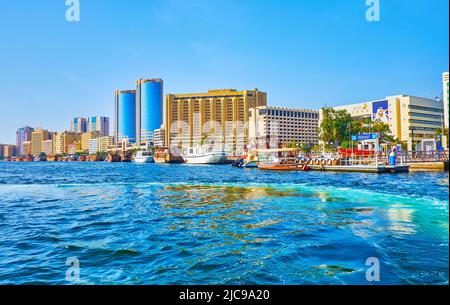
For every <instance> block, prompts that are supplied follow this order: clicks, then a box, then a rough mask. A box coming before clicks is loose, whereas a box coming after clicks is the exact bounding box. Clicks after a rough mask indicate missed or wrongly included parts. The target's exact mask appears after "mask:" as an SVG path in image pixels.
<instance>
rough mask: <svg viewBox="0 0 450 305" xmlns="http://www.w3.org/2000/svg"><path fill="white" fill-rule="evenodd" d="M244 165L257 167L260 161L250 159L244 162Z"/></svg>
mask: <svg viewBox="0 0 450 305" xmlns="http://www.w3.org/2000/svg"><path fill="white" fill-rule="evenodd" d="M242 167H245V168H255V167H258V161H250V162H247V163H244V164H243V165H242Z"/></svg>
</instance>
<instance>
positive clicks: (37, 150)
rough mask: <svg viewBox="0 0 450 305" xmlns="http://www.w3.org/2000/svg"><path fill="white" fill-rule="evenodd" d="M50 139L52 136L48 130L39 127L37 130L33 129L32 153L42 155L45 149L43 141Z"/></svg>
mask: <svg viewBox="0 0 450 305" xmlns="http://www.w3.org/2000/svg"><path fill="white" fill-rule="evenodd" d="M50 139H51V136H50V133H49V132H48V131H47V130H43V129H41V128H37V129H36V130H35V131H33V132H32V133H31V155H35V156H38V155H40V154H41V153H42V152H43V151H44V150H43V146H42V142H44V141H47V140H50Z"/></svg>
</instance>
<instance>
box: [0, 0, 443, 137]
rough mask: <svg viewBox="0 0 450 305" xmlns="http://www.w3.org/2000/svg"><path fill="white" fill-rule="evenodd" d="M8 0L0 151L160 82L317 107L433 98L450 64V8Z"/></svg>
mask: <svg viewBox="0 0 450 305" xmlns="http://www.w3.org/2000/svg"><path fill="white" fill-rule="evenodd" d="M380 3H381V12H380V13H381V21H380V22H372V23H369V22H367V21H366V19H365V12H366V9H367V7H366V5H365V0H314V1H313V0H308V1H306V0H278V1H274V0H128V1H125V0H80V4H81V20H80V22H75V23H69V22H67V21H66V19H65V13H66V6H65V0H46V1H32V0H28V1H8V0H0V14H1V18H0V41H1V44H0V46H1V48H0V89H1V92H2V94H1V95H0V143H14V142H15V131H16V129H17V128H18V127H20V126H22V125H26V124H27V125H31V126H41V127H44V128H46V129H49V130H55V131H56V130H65V129H68V128H69V120H70V118H71V117H74V116H90V115H106V116H111V117H112V116H113V112H114V108H113V91H114V90H116V89H133V88H134V86H135V80H136V79H138V78H142V77H158V78H162V79H163V80H164V82H165V83H164V85H165V88H164V89H165V92H164V93H183V92H202V91H205V90H208V89H213V88H236V89H252V88H259V89H260V90H263V91H266V92H267V93H268V102H269V104H271V105H278V106H294V107H305V108H314V109H319V108H320V107H322V106H324V105H329V106H333V105H339V104H346V103H353V102H359V101H365V100H371V99H378V98H382V97H385V96H388V95H393V94H411V95H418V96H428V97H435V96H439V95H440V93H441V91H442V85H441V74H442V72H444V71H447V70H448V66H449V62H448V57H449V48H448V45H449V32H448V24H449V15H448V10H449V7H448V6H449V1H448V0H412V1H410V0H380Z"/></svg>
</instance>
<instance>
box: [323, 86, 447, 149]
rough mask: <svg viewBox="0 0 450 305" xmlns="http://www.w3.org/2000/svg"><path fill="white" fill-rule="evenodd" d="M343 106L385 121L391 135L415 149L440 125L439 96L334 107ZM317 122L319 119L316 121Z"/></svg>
mask: <svg viewBox="0 0 450 305" xmlns="http://www.w3.org/2000/svg"><path fill="white" fill-rule="evenodd" d="M334 109H337V110H341V109H345V110H347V111H348V112H349V113H350V115H351V116H352V117H353V118H356V119H364V118H370V119H372V120H379V121H382V122H384V123H386V124H388V125H389V128H390V130H391V132H392V135H393V136H394V137H396V138H397V139H399V140H401V141H403V142H405V143H407V146H408V150H412V149H413V148H414V149H416V146H417V145H418V144H420V141H421V140H424V139H434V138H435V137H436V135H435V133H436V130H437V129H440V128H442V125H443V113H444V110H443V104H442V102H441V101H439V100H434V99H428V98H421V97H415V96H410V95H395V96H388V97H386V98H384V99H381V100H376V101H369V102H364V103H358V104H350V105H345V106H338V107H334ZM319 124H320V122H319Z"/></svg>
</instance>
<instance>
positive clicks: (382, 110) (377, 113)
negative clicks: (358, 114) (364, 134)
mask: <svg viewBox="0 0 450 305" xmlns="http://www.w3.org/2000/svg"><path fill="white" fill-rule="evenodd" d="M372 121H381V122H383V123H389V104H388V101H387V100H384V101H377V102H373V103H372Z"/></svg>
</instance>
